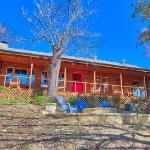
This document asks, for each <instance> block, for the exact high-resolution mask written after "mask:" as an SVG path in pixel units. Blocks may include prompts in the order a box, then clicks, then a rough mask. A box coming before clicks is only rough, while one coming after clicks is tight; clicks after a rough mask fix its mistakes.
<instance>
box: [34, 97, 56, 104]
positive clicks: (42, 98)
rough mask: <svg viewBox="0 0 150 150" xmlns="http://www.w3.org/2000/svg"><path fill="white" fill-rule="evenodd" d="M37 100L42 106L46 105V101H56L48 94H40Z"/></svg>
mask: <svg viewBox="0 0 150 150" xmlns="http://www.w3.org/2000/svg"><path fill="white" fill-rule="evenodd" d="M36 102H37V104H39V105H41V106H45V105H46V103H53V102H54V101H53V100H52V99H50V98H48V97H46V96H38V97H37V98H36Z"/></svg>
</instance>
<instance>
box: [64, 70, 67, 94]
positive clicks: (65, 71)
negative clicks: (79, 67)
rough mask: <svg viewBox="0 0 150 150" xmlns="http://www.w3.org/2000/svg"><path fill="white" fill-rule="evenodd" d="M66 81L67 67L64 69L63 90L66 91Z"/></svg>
mask: <svg viewBox="0 0 150 150" xmlns="http://www.w3.org/2000/svg"><path fill="white" fill-rule="evenodd" d="M66 82H67V68H66V67H65V69H64V92H65V91H66Z"/></svg>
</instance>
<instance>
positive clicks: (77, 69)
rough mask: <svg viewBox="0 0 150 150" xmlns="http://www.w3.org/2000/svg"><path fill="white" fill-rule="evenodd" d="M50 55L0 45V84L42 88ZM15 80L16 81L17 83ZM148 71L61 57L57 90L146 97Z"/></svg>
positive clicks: (149, 78) (122, 64) (123, 63)
mask: <svg viewBox="0 0 150 150" xmlns="http://www.w3.org/2000/svg"><path fill="white" fill-rule="evenodd" d="M51 57H52V54H51V53H44V52H36V51H29V50H23V49H13V48H9V47H8V45H7V43H1V46H0V85H2V86H6V87H11V86H13V85H15V84H16V85H17V86H18V87H20V88H27V89H46V88H47V86H48V76H49V69H48V68H49V67H50V61H51ZM17 83H18V84H17ZM149 89H150V70H146V69H143V68H140V67H138V66H136V65H129V64H126V63H125V62H124V61H122V62H121V63H117V62H109V61H102V60H97V59H85V58H78V57H73V56H66V55H64V56H63V57H62V63H61V69H60V74H59V90H60V91H64V92H66V91H68V92H79V93H96V94H100V95H108V96H109V95H110V96H112V95H127V96H138V97H143V98H145V97H149V96H150V90H149Z"/></svg>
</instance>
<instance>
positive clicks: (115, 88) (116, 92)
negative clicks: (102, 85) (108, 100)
mask: <svg viewBox="0 0 150 150" xmlns="http://www.w3.org/2000/svg"><path fill="white" fill-rule="evenodd" d="M112 90H113V94H114V95H121V94H122V92H121V88H120V87H119V86H115V85H112Z"/></svg>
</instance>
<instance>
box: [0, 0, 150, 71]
mask: <svg viewBox="0 0 150 150" xmlns="http://www.w3.org/2000/svg"><path fill="white" fill-rule="evenodd" d="M96 1H97V8H98V9H99V15H98V17H97V19H96V20H95V24H94V26H95V29H96V30H97V31H98V32H101V36H102V38H103V39H104V42H103V43H102V45H101V47H100V48H99V49H98V50H96V52H97V56H98V58H99V59H103V60H110V61H117V62H119V61H121V60H122V59H124V60H126V63H130V64H136V65H139V66H141V67H143V68H148V69H149V68H150V58H148V57H146V56H145V50H146V48H145V47H142V46H141V47H139V48H136V44H137V35H138V31H140V30H141V29H142V28H143V27H144V25H143V24H140V23H139V22H137V21H135V20H133V19H131V12H132V8H131V7H130V5H131V2H133V0H115V1H113V0H111V1H110V0H96ZM22 5H23V6H24V7H25V8H28V9H32V4H31V0H28V1H25V0H13V1H10V0H5V1H1V5H0V22H2V23H4V24H6V25H7V26H9V27H10V29H11V30H12V31H13V32H14V34H15V35H17V36H18V37H20V36H21V37H22V36H24V37H32V35H31V33H30V30H29V28H30V26H29V25H28V24H27V23H26V22H25V21H24V19H23V16H22V12H21V7H22ZM11 46H13V47H14V46H15V45H11ZM16 47H17V46H16ZM22 48H25V49H30V50H39V51H45V52H49V51H50V48H49V47H48V45H47V44H46V43H43V42H39V43H38V44H35V43H28V44H25V45H24V46H22Z"/></svg>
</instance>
